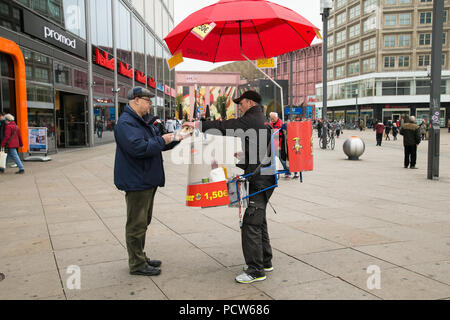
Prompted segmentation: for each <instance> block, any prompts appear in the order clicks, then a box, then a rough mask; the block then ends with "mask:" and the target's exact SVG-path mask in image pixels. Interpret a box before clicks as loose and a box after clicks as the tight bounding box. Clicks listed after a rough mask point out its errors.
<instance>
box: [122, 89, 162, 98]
mask: <svg viewBox="0 0 450 320" xmlns="http://www.w3.org/2000/svg"><path fill="white" fill-rule="evenodd" d="M154 96H155V95H154V94H153V93H152V92H151V91H150V90H148V89H146V88H143V87H134V88H133V89H131V90H130V91H128V96H127V97H128V100H133V99H134V98H142V97H149V98H153V97H154Z"/></svg>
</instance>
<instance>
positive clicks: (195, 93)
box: [193, 84, 197, 119]
mask: <svg viewBox="0 0 450 320" xmlns="http://www.w3.org/2000/svg"><path fill="white" fill-rule="evenodd" d="M194 99H195V102H194V115H193V118H194V119H195V117H196V115H197V84H195V85H194Z"/></svg>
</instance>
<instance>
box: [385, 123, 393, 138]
mask: <svg viewBox="0 0 450 320" xmlns="http://www.w3.org/2000/svg"><path fill="white" fill-rule="evenodd" d="M391 129H392V123H391V121H388V123H387V125H386V127H385V129H384V133H385V135H386V141H388V140H389V141H391V138H390V137H389V134H390V133H391Z"/></svg>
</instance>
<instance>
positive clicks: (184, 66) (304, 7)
mask: <svg viewBox="0 0 450 320" xmlns="http://www.w3.org/2000/svg"><path fill="white" fill-rule="evenodd" d="M218 1H219V0H175V26H176V25H178V24H179V23H180V22H181V21H183V20H184V19H185V18H187V17H188V16H189V15H190V14H192V13H194V12H195V11H198V10H200V9H201V8H204V7H206V6H209V5H211V4H214V3H216V2H218ZM271 2H274V3H277V4H279V5H282V6H284V7H286V8H289V9H291V10H294V11H295V12H297V13H299V14H300V15H302V16H303V17H304V18H306V19H308V20H309V21H310V22H311V23H312V24H313V25H315V26H316V27H318V28H319V29H322V16H321V15H320V1H319V0H272V1H271ZM317 42H321V40H318V39H317V38H316V39H314V41H313V43H317ZM226 63H229V62H226ZM226 63H215V64H214V63H209V62H203V61H199V60H193V59H188V58H184V62H183V63H181V64H179V65H177V67H176V70H177V71H209V70H211V69H214V68H216V67H219V66H221V65H224V64H226Z"/></svg>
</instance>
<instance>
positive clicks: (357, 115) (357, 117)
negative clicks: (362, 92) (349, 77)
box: [355, 89, 361, 124]
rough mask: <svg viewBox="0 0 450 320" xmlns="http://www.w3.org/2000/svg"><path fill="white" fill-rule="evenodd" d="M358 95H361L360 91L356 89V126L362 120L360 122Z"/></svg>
mask: <svg viewBox="0 0 450 320" xmlns="http://www.w3.org/2000/svg"><path fill="white" fill-rule="evenodd" d="M358 93H359V91H358V89H355V97H356V105H355V111H356V112H355V124H356V121H361V120H359V114H358Z"/></svg>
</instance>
